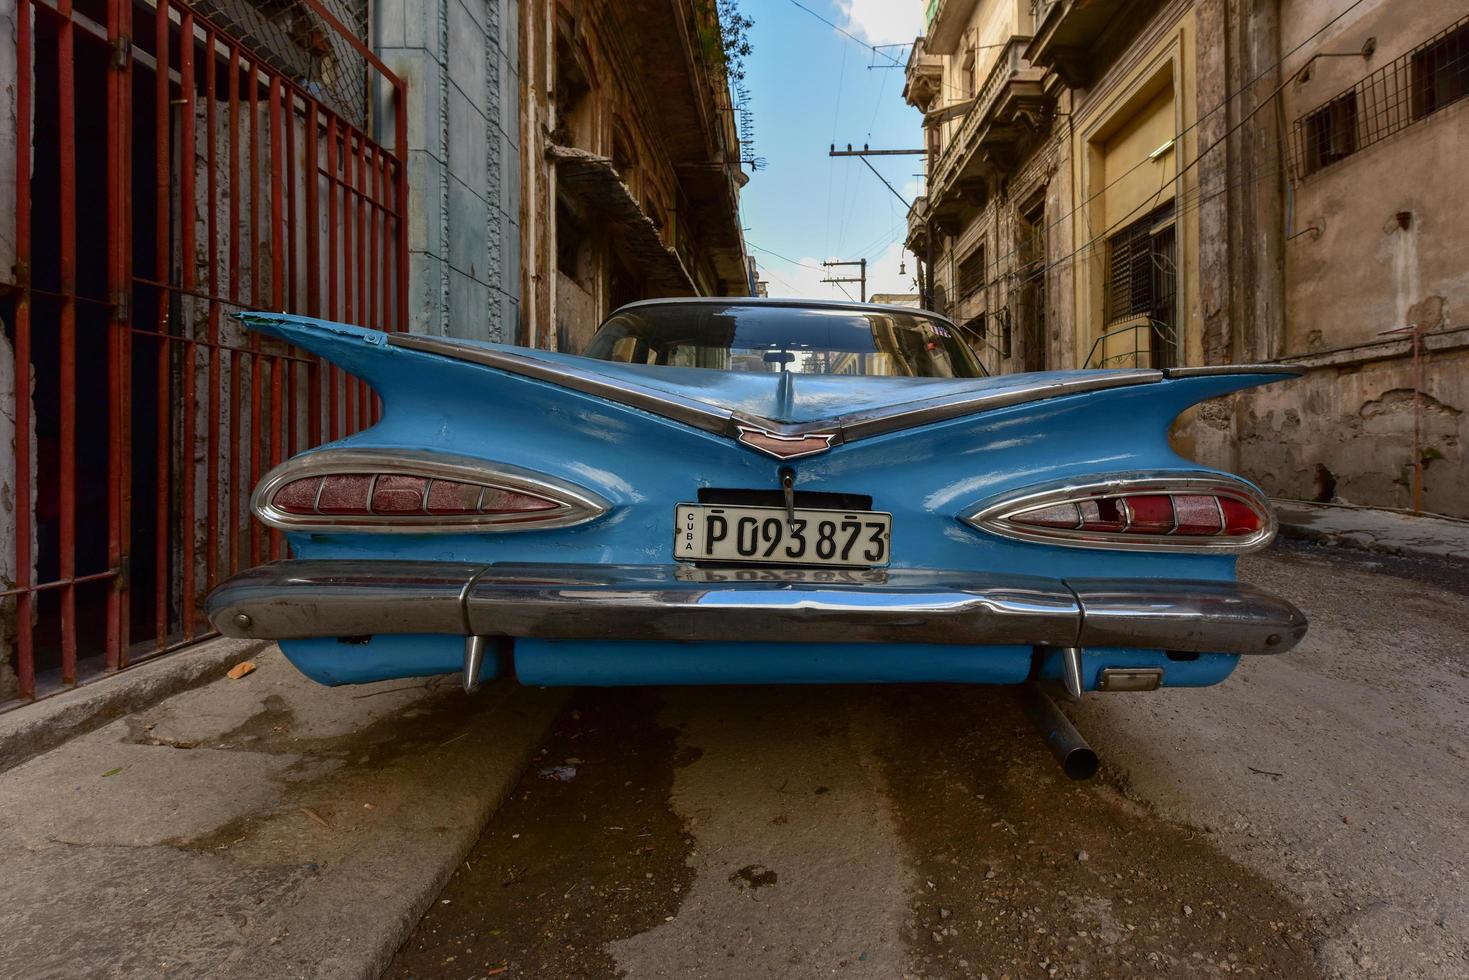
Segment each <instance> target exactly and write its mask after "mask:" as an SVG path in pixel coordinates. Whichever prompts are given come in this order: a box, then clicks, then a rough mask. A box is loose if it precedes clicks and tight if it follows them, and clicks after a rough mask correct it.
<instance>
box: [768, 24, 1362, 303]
mask: <svg viewBox="0 0 1469 980" xmlns="http://www.w3.org/2000/svg"><path fill="white" fill-rule="evenodd" d="M791 2H792V3H794V2H795V0H791ZM1363 2H1364V0H1352V2H1351V3H1350V4H1348V5H1347V6H1346V7H1345V8H1343V9H1342V11H1341V12H1340V13H1338V14H1337V15H1336V16H1334V17H1332V18H1331V19H1330V20H1328V21H1327V22H1326V23H1325V24H1322V25H1321V27H1320V28H1318V29H1317V30H1316V32H1315V33H1313V34H1311V35H1310V36H1309V37H1307V38H1306V39H1305V40H1303V41H1301V43H1300V44H1297V45H1296V46H1295V47H1294V48H1291V49H1290V50H1289V51H1287V52H1286V53H1285V54H1283V55H1281V56H1280V58H1279V59H1277V60H1276V61H1275V62H1274V63H1272V64H1271V65H1270V66H1268V67H1267V68H1265V69H1264V70H1263V71H1261V72H1260V73H1259V74H1258V75H1256V76H1255V77H1254V78H1252V79H1250V80H1249V81H1247V82H1245V83H1244V84H1243V85H1241V86H1240V87H1239V88H1237V89H1235V90H1234V91H1233V92H1230V93H1228V94H1227V95H1225V97H1224V99H1223V100H1222V101H1221V102H1219V103H1218V104H1217V105H1215V106H1214V107H1212V108H1211V109H1209V110H1208V111H1207V112H1204V113H1202V114H1201V115H1200V116H1199V117H1198V118H1197V119H1195V120H1194V121H1193V122H1192V123H1190V124H1189V125H1188V126H1185V127H1184V128H1183V129H1182V130H1180V131H1179V132H1178V133H1176V134H1174V136H1173V142H1174V146H1175V147H1178V146H1180V145H1181V144H1180V143H1179V140H1180V139H1181V138H1182V137H1183V136H1186V135H1187V134H1188V133H1190V132H1191V131H1193V130H1195V129H1197V128H1198V127H1199V126H1201V125H1203V123H1204V120H1206V119H1208V118H1209V117H1210V116H1212V115H1213V114H1214V113H1216V112H1218V111H1219V110H1221V109H1224V108H1226V107H1227V106H1228V105H1229V103H1231V102H1232V101H1234V100H1235V99H1236V98H1238V97H1239V96H1241V95H1243V94H1244V93H1245V92H1246V91H1247V90H1249V89H1250V88H1251V87H1252V86H1253V85H1254V84H1255V83H1256V82H1258V81H1260V79H1262V78H1264V77H1265V75H1266V74H1267V73H1269V72H1271V71H1274V70H1275V69H1277V68H1279V67H1280V66H1281V65H1283V64H1284V63H1285V62H1286V60H1287V59H1288V58H1290V57H1291V56H1292V55H1294V54H1296V53H1298V52H1299V51H1300V50H1301V49H1302V48H1304V47H1305V46H1306V45H1308V44H1310V43H1311V42H1312V41H1314V40H1316V38H1318V37H1320V36H1321V35H1322V34H1324V33H1326V31H1327V30H1329V29H1330V28H1331V26H1332V25H1333V24H1335V23H1336V22H1337V21H1339V20H1341V19H1342V18H1343V17H1345V16H1346V15H1347V14H1349V13H1351V12H1352V11H1353V10H1355V9H1356V8H1357V7H1359V6H1361V5H1362V3H1363ZM1295 74H1296V73H1294V72H1293V73H1292V75H1291V77H1294V75H1295ZM1289 83H1290V78H1287V79H1286V80H1285V81H1283V82H1281V83H1280V85H1278V86H1276V88H1275V90H1274V91H1273V92H1271V93H1270V95H1269V96H1267V97H1266V98H1264V99H1261V100H1260V102H1259V104H1258V105H1256V106H1255V108H1253V109H1251V110H1250V111H1249V112H1248V113H1247V114H1246V115H1245V116H1244V117H1243V118H1241V119H1240V120H1239V121H1238V122H1237V123H1235V124H1234V125H1233V126H1231V127H1229V129H1227V130H1226V131H1225V132H1224V134H1223V135H1221V136H1220V137H1219V138H1218V139H1217V140H1215V141H1214V142H1213V143H1210V144H1209V145H1208V146H1207V147H1205V148H1204V149H1203V150H1201V151H1199V152H1198V153H1196V154H1194V158H1193V159H1192V160H1190V161H1189V162H1188V164H1186V165H1185V166H1184V167H1183V168H1181V169H1179V170H1178V171H1177V173H1175V174H1174V179H1175V180H1177V179H1178V178H1179V177H1182V176H1183V175H1184V174H1185V173H1187V172H1188V171H1189V170H1191V169H1193V167H1194V166H1195V165H1197V164H1198V163H1199V161H1201V160H1203V159H1204V158H1205V157H1206V156H1208V155H1209V154H1210V153H1211V152H1213V151H1214V149H1215V148H1217V147H1218V146H1219V145H1220V144H1222V143H1223V142H1224V141H1225V140H1226V139H1228V138H1229V137H1231V136H1233V135H1234V134H1235V133H1236V132H1238V131H1239V129H1240V128H1241V127H1243V126H1244V124H1245V123H1247V122H1249V121H1250V120H1251V119H1253V118H1254V116H1255V114H1256V113H1257V112H1259V111H1260V110H1261V109H1263V108H1264V107H1265V106H1267V105H1270V104H1271V103H1272V101H1273V100H1274V98H1275V96H1276V95H1278V94H1280V91H1281V90H1282V89H1284V88H1285V86H1286V85H1288V84H1289ZM1282 142H1283V141H1282ZM1155 158H1156V151H1154V153H1150V154H1148V155H1146V156H1144V157H1143V158H1142V159H1140V160H1138V162H1137V163H1135V164H1133V165H1132V166H1131V167H1129V168H1127V170H1125V171H1123V172H1122V173H1120V174H1118V175H1117V176H1116V177H1114V178H1113V179H1112V180H1110V181H1108V182H1107V183H1106V184H1105V185H1104V186H1102V187H1101V188H1099V189H1098V190H1097V191H1096V192H1095V193H1093V194H1091V195H1090V196H1088V197H1086V198H1083V199H1082V200H1081V202H1080V203H1079V204H1077V205H1076V206H1075V207H1073V208H1072V209H1071V210H1070V211H1067V212H1065V213H1064V214H1062V215H1060V216H1059V217H1058V218H1057V219H1056V220H1055V221H1053V222H1049V223H1048V224H1046V225H1045V226H1044V228H1043V230H1044V231H1051V230H1052V229H1055V228H1059V227H1061V223H1062V222H1063V221H1066V220H1067V219H1069V218H1072V217H1074V216H1075V215H1076V214H1078V213H1079V212H1081V211H1082V209H1083V208H1085V207H1087V205H1089V204H1091V203H1092V202H1093V201H1095V200H1097V199H1098V198H1100V197H1101V196H1102V195H1103V194H1105V193H1106V192H1107V191H1108V190H1109V189H1110V188H1112V187H1114V186H1116V185H1117V184H1118V183H1119V182H1121V181H1122V180H1125V179H1126V178H1127V177H1129V176H1131V175H1132V174H1133V173H1135V172H1136V171H1137V170H1138V169H1140V168H1141V167H1142V166H1143V165H1144V164H1146V163H1150V162H1152V161H1153V160H1154V159H1155ZM1136 212H1137V207H1136V206H1135V207H1134V208H1133V209H1132V210H1131V211H1129V212H1128V213H1127V214H1125V215H1123V216H1122V217H1121V218H1120V219H1118V220H1117V221H1115V222H1113V223H1111V224H1109V225H1108V226H1107V227H1106V228H1105V229H1104V230H1103V231H1102V233H1101V234H1100V235H1097V236H1095V237H1093V238H1091V239H1089V240H1088V241H1087V242H1085V243H1083V244H1082V245H1080V246H1078V247H1077V248H1076V249H1073V250H1072V252H1071V253H1069V255H1066V256H1063V257H1062V260H1063V261H1064V260H1066V259H1069V258H1070V257H1072V256H1075V255H1077V254H1079V253H1080V252H1081V251H1083V250H1084V249H1086V248H1089V247H1091V246H1092V245H1093V244H1095V243H1097V242H1100V241H1103V240H1105V239H1106V238H1107V237H1108V232H1110V231H1112V230H1113V229H1116V228H1120V227H1122V226H1123V224H1124V223H1125V222H1126V221H1127V220H1128V219H1130V218H1131V217H1132V216H1133V215H1134V214H1135V213H1136ZM1019 252H1020V246H1018V245H1017V246H1016V247H1015V248H1013V249H1011V250H1010V251H1009V252H1006V253H1005V254H1004V255H1000V256H997V257H996V258H995V260H994V261H993V262H987V263H986V264H985V265H986V269H990V268H993V269H996V270H998V269H999V267H1000V264H1001V263H1002V262H1008V260H1010V259H1012V258H1014V257H1015V256H1016V255H1017V254H1019ZM998 281H999V278H998V276H996V277H995V278H993V279H989V280H988V281H986V283H985V285H986V286H989V285H992V284H994V283H996V282H998Z"/></svg>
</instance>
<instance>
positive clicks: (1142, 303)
mask: <svg viewBox="0 0 1469 980" xmlns="http://www.w3.org/2000/svg"><path fill="white" fill-rule="evenodd" d="M1172 218H1173V202H1171V201H1170V202H1169V203H1167V204H1165V205H1163V206H1162V207H1160V208H1158V209H1157V210H1155V211H1153V212H1152V213H1151V214H1149V215H1147V216H1146V217H1144V218H1142V219H1141V220H1140V221H1135V222H1133V223H1132V224H1130V225H1128V226H1127V227H1126V228H1123V229H1122V230H1121V231H1119V232H1118V233H1117V234H1115V235H1113V236H1111V237H1110V238H1108V239H1107V322H1108V323H1109V324H1110V323H1116V322H1118V321H1121V320H1130V319H1132V318H1133V317H1139V316H1149V317H1150V316H1153V315H1155V314H1156V313H1157V312H1158V309H1159V305H1160V303H1162V302H1163V301H1165V300H1167V301H1169V302H1170V303H1171V299H1172V296H1173V294H1174V293H1175V291H1176V288H1175V285H1174V281H1175V276H1174V270H1173V269H1172V268H1171V266H1172V261H1173V259H1172V256H1171V255H1169V256H1164V255H1162V254H1160V251H1159V250H1160V247H1161V246H1166V245H1169V244H1171V243H1172V241H1173V235H1172V226H1171V221H1172ZM1164 232H1166V234H1162V233H1164ZM1160 239H1164V240H1162V241H1160Z"/></svg>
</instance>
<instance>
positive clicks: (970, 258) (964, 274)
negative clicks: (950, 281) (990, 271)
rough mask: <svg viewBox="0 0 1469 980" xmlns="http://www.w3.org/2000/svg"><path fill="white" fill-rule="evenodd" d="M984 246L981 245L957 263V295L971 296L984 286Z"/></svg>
mask: <svg viewBox="0 0 1469 980" xmlns="http://www.w3.org/2000/svg"><path fill="white" fill-rule="evenodd" d="M984 276H985V267H984V246H983V245H981V246H979V247H978V248H976V249H975V250H974V251H972V252H970V253H969V254H968V255H966V256H964V258H963V259H962V260H961V261H960V262H959V295H960V296H972V295H974V294H975V293H977V292H979V291H980V290H981V289H983V288H984V285H985V279H984Z"/></svg>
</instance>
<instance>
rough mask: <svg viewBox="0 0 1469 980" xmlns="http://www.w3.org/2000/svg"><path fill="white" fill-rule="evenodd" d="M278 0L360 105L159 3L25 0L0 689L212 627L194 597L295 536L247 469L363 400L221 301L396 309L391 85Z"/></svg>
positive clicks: (1, 399) (21, 5) (390, 319)
mask: <svg viewBox="0 0 1469 980" xmlns="http://www.w3.org/2000/svg"><path fill="white" fill-rule="evenodd" d="M291 6H292V7H293V8H297V7H298V8H299V9H300V10H302V11H305V12H307V13H309V14H310V16H311V18H312V20H311V23H313V24H315V25H317V26H318V27H319V28H320V29H321V30H324V31H328V32H330V33H331V35H332V37H333V39H334V40H333V41H332V44H333V45H338V46H339V47H342V48H345V49H349V50H350V51H351V52H352V53H353V59H355V63H356V64H357V65H359V66H360V71H361V74H362V78H361V81H360V83H359V91H360V97H358V96H354V97H353V98H355V99H357V101H356V103H355V108H354V107H351V106H340V105H337V104H336V103H335V101H334V100H335V99H336V98H337V97H336V96H331V97H330V99H328V98H327V97H326V94H325V93H323V92H322V91H321V89H320V86H319V85H317V84H315V83H313V81H312V79H311V78H309V77H306V76H298V75H296V74H295V73H293V72H291V71H287V70H283V68H282V67H281V64H280V61H281V59H280V58H277V57H267V56H266V55H265V54H263V53H262V51H261V48H260V45H259V44H258V43H250V44H247V43H246V42H243V41H242V40H241V39H239V38H237V37H235V36H233V35H232V34H231V33H229V32H227V31H226V30H225V29H224V28H222V27H221V26H220V25H219V24H217V23H216V22H215V21H214V20H211V19H209V18H206V17H205V16H203V15H202V14H200V13H199V12H197V11H196V10H195V9H192V8H191V7H189V6H181V5H179V4H178V3H175V2H172V0H156V4H149V5H146V6H145V5H141V4H134V3H132V2H130V0H99V2H96V3H91V4H88V5H87V6H86V7H85V8H83V7H81V6H73V0H14V12H15V23H14V33H13V37H14V48H13V54H14V57H13V59H6V58H4V57H3V55H4V54H8V53H9V52H4V51H0V72H4V71H6V70H7V69H8V70H9V71H12V72H13V73H14V78H13V80H6V81H7V82H11V81H13V88H12V91H13V92H14V98H15V101H14V105H13V112H14V117H13V118H14V134H13V135H14V140H13V142H11V143H10V145H9V146H8V147H6V148H5V150H4V151H3V152H6V153H7V154H13V164H12V165H13V171H14V199H13V202H11V201H5V200H3V198H4V196H5V194H6V193H7V192H8V188H7V187H6V186H5V185H6V183H7V182H6V181H5V180H3V179H0V214H3V213H5V212H6V211H7V210H9V208H8V207H6V205H8V204H11V203H13V205H14V208H13V214H14V226H13V229H0V252H3V251H6V250H13V255H3V254H0V269H5V268H7V267H12V264H13V270H14V273H13V278H12V279H11V281H10V282H8V283H3V284H0V290H3V292H0V319H3V321H4V335H3V344H0V348H3V347H8V348H9V350H8V351H6V350H3V349H0V410H3V411H0V446H4V449H3V450H0V497H3V498H4V499H5V502H6V503H7V504H8V505H9V507H8V508H7V509H8V510H9V512H10V513H9V515H7V516H6V517H5V518H4V524H3V525H0V535H3V534H6V533H9V534H10V535H11V540H8V541H7V540H4V539H3V538H0V701H3V700H4V699H5V697H6V696H7V695H15V694H18V696H19V697H20V698H22V699H28V698H34V697H36V696H38V694H45V693H47V692H48V691H51V690H56V689H60V688H63V687H65V686H67V685H71V684H74V683H76V682H77V681H78V680H79V679H85V677H86V676H88V675H89V674H91V673H94V672H98V671H102V670H114V669H117V668H119V667H122V666H126V665H127V664H128V663H130V662H133V661H136V660H138V659H140V658H142V657H144V656H147V655H150V654H153V653H157V652H160V651H165V650H169V649H172V648H174V647H177V646H179V645H182V644H184V643H188V642H190V641H192V640H195V639H197V638H199V637H201V636H203V635H206V634H207V633H208V631H209V625H208V623H207V621H206V620H205V619H204V617H203V616H202V614H201V613H200V602H201V599H202V597H203V596H204V595H205V594H206V593H207V592H208V590H209V589H210V588H212V587H213V586H214V584H215V583H216V582H217V581H218V580H219V579H220V578H221V577H222V576H223V575H226V574H228V573H229V572H231V571H233V570H235V569H237V568H240V567H244V566H247V565H250V564H252V563H255V562H257V561H261V560H264V559H266V558H269V557H280V556H282V555H283V554H284V550H285V549H284V543H283V541H282V540H281V538H280V536H279V534H278V533H275V534H272V533H268V532H266V531H265V530H264V529H263V528H262V527H261V526H260V525H259V524H258V523H257V522H255V521H254V520H253V519H252V518H251V516H250V514H249V509H248V501H249V495H250V491H251V489H252V487H253V486H254V484H255V482H256V481H257V480H258V479H259V478H260V476H261V474H262V472H263V471H264V470H265V469H266V468H268V467H269V466H271V465H272V464H275V463H278V462H280V461H281V460H283V459H284V458H285V457H287V456H288V455H290V454H291V453H294V452H296V451H297V450H299V449H302V448H306V447H308V446H310V445H313V444H315V443H317V442H319V441H321V440H322V439H324V438H336V437H339V436H341V435H344V434H346V433H348V432H350V431H354V430H356V429H358V428H360V427H362V426H364V425H366V424H369V423H371V422H372V421H373V420H374V419H375V418H376V417H377V413H378V411H379V407H378V405H377V404H376V402H375V401H374V399H373V397H372V396H371V394H370V392H369V391H368V390H367V389H366V387H365V386H364V385H363V384H362V383H361V382H359V381H356V380H355V379H351V378H348V377H346V376H344V375H343V374H342V373H341V372H339V371H338V370H336V369H335V368H331V367H327V366H323V365H322V364H321V363H320V362H319V361H318V360H317V359H315V358H314V357H310V356H308V355H305V354H304V353H302V352H300V351H297V350H294V349H291V348H288V347H286V346H285V345H281V344H277V343H274V342H271V341H263V340H262V339H261V338H259V337H258V336H255V335H247V334H246V333H244V332H243V331H241V330H240V329H239V328H238V326H237V325H236V324H235V322H234V321H233V319H232V318H231V317H230V314H231V313H232V312H235V311H238V310H241V309H247V308H264V309H270V310H292V311H299V312H303V313H306V314H311V315H321V316H325V317H328V318H332V319H339V320H345V321H349V322H355V323H361V324H367V325H373V326H378V327H382V328H385V329H401V328H403V326H404V325H405V323H406V320H407V290H406V283H407V222H406V219H405V215H406V205H407V173H406V166H405V160H406V145H407V120H406V116H405V109H406V106H405V104H404V86H403V83H402V81H401V80H400V79H398V78H397V77H396V76H395V75H393V73H392V72H390V71H388V69H387V68H386V67H385V66H384V65H383V64H382V62H381V61H379V60H378V59H377V58H376V57H375V56H374V55H373V54H372V52H371V51H370V49H368V48H367V46H366V45H365V44H364V43H363V42H362V39H361V37H360V32H354V31H353V30H351V29H349V28H348V27H346V26H345V25H343V23H342V22H341V21H340V20H339V19H338V18H337V17H336V15H334V14H333V13H332V12H331V11H330V10H328V9H327V8H326V7H325V6H323V5H322V3H321V2H320V0H293V2H292V4H291ZM99 17H100V18H101V19H100V20H99V19H97V18H99ZM334 50H336V48H334ZM354 70H359V69H354ZM373 105H379V106H383V107H384V109H383V111H382V115H383V116H384V117H385V118H382V119H376V120H375V119H373V118H372V115H373V111H372V106H373ZM374 125H375V126H377V127H378V128H379V129H380V130H384V131H386V132H388V134H389V135H388V138H387V140H388V141H390V142H391V144H392V146H393V149H392V150H391V151H389V150H388V149H386V148H385V147H384V146H383V145H380V143H379V141H378V140H376V139H374V138H373V137H372V135H370V133H371V128H372V127H373V126H374ZM8 128H9V127H8V124H6V123H0V146H4V142H5V140H4V137H6V136H7V135H9V134H8V133H6V132H4V130H5V129H8ZM0 169H3V170H9V169H10V167H3V168H0ZM3 176H8V175H3ZM7 230H8V231H12V233H13V237H11V238H10V239H9V240H6V237H5V236H4V234H3V232H4V231H7ZM6 429H8V432H7V431H5V430H6ZM12 446H13V453H10V454H9V455H10V460H9V462H8V464H7V461H6V460H5V458H4V455H5V451H6V450H9V449H10V448H11V447H12ZM12 516H13V525H12V524H11V523H10V521H11V518H12ZM12 652H13V656H10V657H7V656H6V655H7V654H11V653H12ZM7 660H9V662H10V664H7V663H6V661H7ZM10 665H13V671H14V673H13V675H11V676H8V677H7V676H6V675H7V674H8V673H9V670H10ZM7 688H8V689H7Z"/></svg>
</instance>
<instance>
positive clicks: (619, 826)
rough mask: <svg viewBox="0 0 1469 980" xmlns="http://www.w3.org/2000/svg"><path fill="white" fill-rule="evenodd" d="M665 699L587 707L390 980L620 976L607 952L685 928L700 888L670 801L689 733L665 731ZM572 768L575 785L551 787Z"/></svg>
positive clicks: (515, 798) (500, 815)
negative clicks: (684, 908)
mask: <svg viewBox="0 0 1469 980" xmlns="http://www.w3.org/2000/svg"><path fill="white" fill-rule="evenodd" d="M658 701H659V697H658V693H657V692H656V691H654V690H652V689H616V690H588V691H584V692H581V693H580V694H579V695H578V696H577V697H576V698H575V699H574V700H573V702H572V703H571V705H570V706H569V707H568V708H567V709H566V711H564V712H563V713H562V715H561V717H560V718H559V719H558V721H557V723H556V726H555V729H554V732H553V734H552V735H551V736H550V738H549V739H548V740H547V741H546V743H545V745H544V746H543V747H542V748H541V750H540V751H539V752H538V753H537V755H536V756H535V758H534V759H533V760H532V761H531V763H530V766H529V767H528V768H527V770H526V773H525V775H524V776H523V777H522V778H521V780H520V782H519V784H518V785H517V786H516V787H515V789H514V790H513V792H512V793H511V794H510V795H509V797H507V799H506V800H505V802H504V804H503V805H502V806H501V807H500V809H499V811H498V812H497V813H496V814H495V815H494V817H493V818H492V819H491V821H490V823H489V825H488V826H487V827H486V829H485V832H484V834H483V835H482V836H481V838H480V840H479V841H478V842H477V843H476V844H475V846H474V849H473V850H472V851H471V852H470V854H469V856H468V858H467V859H466V860H465V862H464V863H463V864H461V865H460V866H459V868H458V870H456V871H455V873H454V876H453V878H452V879H451V880H450V881H449V883H448V885H447V886H445V888H444V891H443V893H442V894H440V895H439V896H438V898H437V899H435V901H434V904H433V905H432V906H431V908H430V909H429V911H428V912H427V913H426V914H425V915H424V917H423V919H422V920H421V921H420V922H419V924H418V926H417V928H416V929H415V930H414V932H413V935H412V936H410V937H409V939H408V940H407V941H406V942H405V943H404V944H403V946H402V948H401V949H399V950H398V953H397V955H396V956H395V957H394V959H393V962H392V964H391V966H390V967H389V968H388V970H387V972H386V973H385V975H384V976H385V977H386V978H397V980H407V978H413V980H435V978H443V980H462V978H464V977H466V976H485V975H487V974H491V975H493V974H494V971H500V972H503V973H504V975H506V976H517V977H520V976H535V977H547V978H553V977H577V978H598V977H608V978H611V977H617V976H619V971H618V969H617V966H616V964H615V963H614V961H613V959H612V957H611V956H610V955H609V954H608V953H607V952H606V947H607V944H608V943H611V942H615V941H617V940H620V939H626V938H628V937H631V936H635V935H638V934H639V933H642V932H644V931H646V930H648V929H651V928H653V927H654V926H656V925H659V924H661V923H663V922H664V921H666V920H667V919H669V918H671V917H673V916H674V915H675V913H677V912H678V909H679V905H680V903H681V901H682V896H683V895H684V894H686V893H687V891H688V888H689V886H690V884H691V882H692V880H693V871H692V869H691V868H690V867H689V865H688V856H689V853H690V850H691V846H692V839H691V838H690V837H689V836H688V835H687V833H686V831H685V828H684V826H683V822H682V820H681V819H680V818H679V817H678V816H676V815H675V814H674V812H673V811H672V809H671V807H670V803H669V794H670V791H671V789H672V785H673V772H674V769H675V766H676V765H677V764H678V759H679V756H680V753H679V751H678V747H677V742H676V740H677V735H678V733H677V732H676V731H675V730H674V729H672V728H667V727H662V726H660V725H659V724H658V722H657V720H656V719H657V716H658ZM682 756H683V758H684V759H685V760H686V761H685V763H684V764H686V765H687V764H691V763H692V762H693V761H694V759H693V758H689V755H688V753H683V754H682ZM695 758H696V756H695ZM572 759H574V760H576V761H575V762H570V761H569V760H572ZM569 766H575V770H576V774H575V778H573V779H566V780H563V779H559V778H546V777H543V776H542V775H541V773H542V772H544V771H550V770H557V769H561V768H566V767H569Z"/></svg>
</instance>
